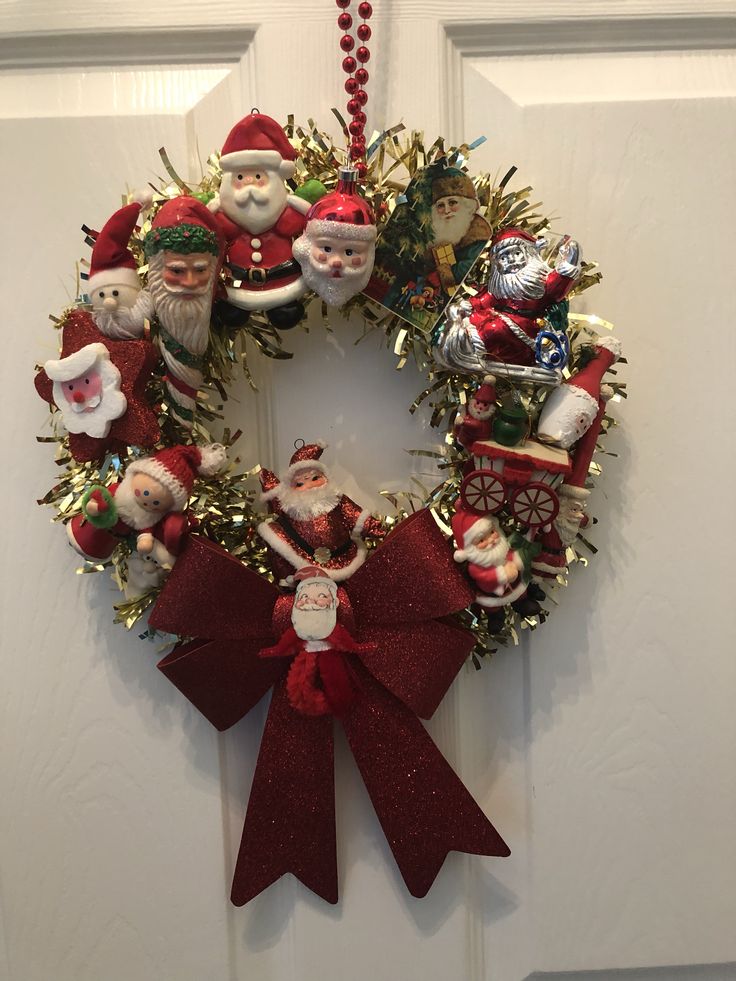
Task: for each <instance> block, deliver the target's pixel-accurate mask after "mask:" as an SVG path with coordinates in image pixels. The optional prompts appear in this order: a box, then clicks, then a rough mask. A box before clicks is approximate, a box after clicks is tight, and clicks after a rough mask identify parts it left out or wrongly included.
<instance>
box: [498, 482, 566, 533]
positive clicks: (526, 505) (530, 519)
mask: <svg viewBox="0 0 736 981" xmlns="http://www.w3.org/2000/svg"><path fill="white" fill-rule="evenodd" d="M509 509H510V511H511V514H512V515H513V516H514V517H515V518H516V520H517V521H520V522H521V524H523V525H526V526H527V527H528V528H538V527H540V526H541V525H548V524H549V523H550V522H551V521H554V519H555V518H556V517H557V512H558V511H559V510H560V502H559V500H558V498H557V495H556V494H555V492H554V491H553V490H552V488H551V487H549V486H548V485H547V484H543V483H542V482H541V481H532V482H531V483H530V484H525V485H524V486H523V487H520V488H519V489H518V490H517V491H514V493H513V494H512V495H511V499H510V501H509Z"/></svg>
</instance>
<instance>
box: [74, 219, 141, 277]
mask: <svg viewBox="0 0 736 981" xmlns="http://www.w3.org/2000/svg"><path fill="white" fill-rule="evenodd" d="M140 213H141V206H140V204H139V203H138V202H134V203H133V204H126V205H125V207H124V208H120V210H119V211H116V212H115V214H114V215H112V216H111V217H110V218H108V219H107V221H106V222H105V224H104V226H103V228H102V231H101V232H100V233H99V235H98V236H97V240H96V241H95V244H94V248H93V249H92V258H91V260H90V269H89V282H88V284H87V291H88V292H89V293H93V292H94V291H95V290H98V289H102V288H103V287H105V286H134V287H136V289H140V288H141V281H140V279H139V278H138V272H137V267H136V264H135V259H134V258H133V253H132V252H131V251H130V249H129V248H128V243H129V242H130V239H131V236H132V234H133V232H134V231H135V226H136V222H137V221H138V218H139V216H140Z"/></svg>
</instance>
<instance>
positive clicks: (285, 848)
mask: <svg viewBox="0 0 736 981" xmlns="http://www.w3.org/2000/svg"><path fill="white" fill-rule="evenodd" d="M287 872H291V873H292V874H293V875H295V876H296V877H297V878H298V879H300V880H301V881H302V882H303V883H304V885H305V886H307V888H309V889H311V890H312V892H315V893H317V895H318V896H321V897H322V899H325V900H326V901H327V902H328V903H336V902H337V854H336V844H335V778H334V748H333V733H332V717H331V716H320V717H318V718H314V717H309V716H305V715H301V714H299V713H298V712H295V711H294V709H292V707H291V706H290V705H289V702H288V699H287V694H286V686H285V682H284V681H283V680H282V681H280V682H279V683H278V684H277V685H276V687H275V688H274V692H273V697H272V699H271V706H270V708H269V712H268V718H267V720H266V727H265V729H264V731H263V739H262V740H261V749H260V752H259V754H258V763H257V764H256V772H255V775H254V777H253V786H252V788H251V792H250V800H249V802H248V811H247V813H246V816H245V826H244V828H243V839H242V841H241V843H240V851H239V853H238V860H237V864H236V866H235V875H234V877H233V888H232V894H231V899H232V901H233V903H234V904H235V905H236V906H243V905H244V904H245V903H247V902H249V901H250V900H251V899H253V897H254V896H257V895H258V893H260V892H262V891H263V890H264V889H266V888H267V886H270V885H271V883H273V882H275V881H276V880H277V879H279V878H281V876H282V875H285V874H286V873H287Z"/></svg>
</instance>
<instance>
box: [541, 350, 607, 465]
mask: <svg viewBox="0 0 736 981" xmlns="http://www.w3.org/2000/svg"><path fill="white" fill-rule="evenodd" d="M621 353H622V352H621V342H620V341H619V340H618V339H617V338H615V337H599V338H598V340H597V341H596V342H595V344H594V346H593V357H592V358H591V360H590V361H588V363H587V364H586V365H585V367H584V368H581V369H580V371H578V372H576V373H575V374H574V375H572V376H571V377H570V378H568V379H567V381H566V382H565V384H564V385H560V386H559V388H555V389H552V391H550V393H549V395H548V396H547V398H546V399H545V401H544V406H543V407H542V411H541V413H540V415H539V422H538V424H537V438H538V439H539V440H540V441H541V442H543V443H549V444H550V445H552V446H559V447H561V448H562V449H563V450H569V449H570V447H571V446H572V445H573V444H574V443H576V442H577V441H578V440H579V439H580V438H581V437H582V436H584V435H585V433H587V432H588V430H589V429H590V428H591V427H592V426H593V424H594V422H595V420H596V417H597V416H598V410H599V409H600V401H601V386H602V380H603V375H604V374H605V373H606V372H607V371H608V369H609V368H610V367H611V365H613V364H615V362H616V361H618V359H619V358H620V357H621ZM595 435H596V437H597V435H598V430H596V434H595Z"/></svg>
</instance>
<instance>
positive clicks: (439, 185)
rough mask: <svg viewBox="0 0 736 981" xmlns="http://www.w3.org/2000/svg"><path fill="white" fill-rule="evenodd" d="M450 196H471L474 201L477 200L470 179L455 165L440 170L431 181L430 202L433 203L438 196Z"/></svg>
mask: <svg viewBox="0 0 736 981" xmlns="http://www.w3.org/2000/svg"><path fill="white" fill-rule="evenodd" d="M450 196H452V197H456V198H472V199H473V200H474V201H477V200H478V193H477V191H476V190H475V185H474V184H473V182H472V180H471V179H470V178H469V177H468V175H467V174H465V173H463V171H462V170H458V169H457V168H456V167H451V168H450V169H449V170H444V171H442V173H441V174H440V175H439V176H438V177H435V179H434V180H433V181H432V204H435V203H436V202H437V201H439V199H440V198H447V197H450Z"/></svg>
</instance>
